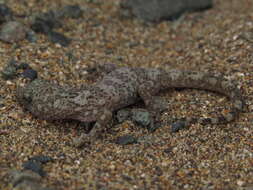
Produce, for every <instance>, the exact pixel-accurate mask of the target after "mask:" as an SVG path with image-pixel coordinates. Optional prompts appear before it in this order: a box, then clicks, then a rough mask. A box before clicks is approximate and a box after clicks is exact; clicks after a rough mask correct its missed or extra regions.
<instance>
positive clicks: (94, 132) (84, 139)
mask: <svg viewBox="0 0 253 190" xmlns="http://www.w3.org/2000/svg"><path fill="white" fill-rule="evenodd" d="M111 121H112V112H111V111H109V110H108V109H103V110H102V111H100V112H99V113H98V114H97V121H96V123H95V124H94V126H93V128H92V129H91V130H90V132H89V133H88V134H85V133H82V134H81V136H80V137H79V138H77V139H75V140H74V146H75V147H81V146H83V145H84V144H87V143H91V142H92V141H94V140H96V139H97V138H98V137H99V135H100V134H102V132H103V130H104V129H105V128H106V127H108V125H109V124H110V123H111Z"/></svg>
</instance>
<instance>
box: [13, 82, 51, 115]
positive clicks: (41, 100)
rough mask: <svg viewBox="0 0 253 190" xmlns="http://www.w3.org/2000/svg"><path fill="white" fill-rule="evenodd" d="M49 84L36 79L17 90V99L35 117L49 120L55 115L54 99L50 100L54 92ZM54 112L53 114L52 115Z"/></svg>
mask: <svg viewBox="0 0 253 190" xmlns="http://www.w3.org/2000/svg"><path fill="white" fill-rule="evenodd" d="M52 89H53V88H52V87H51V85H50V84H49V82H47V81H44V80H42V79H36V80H33V81H32V82H30V83H29V84H27V85H26V86H24V87H21V86H20V87H18V88H17V90H16V98H17V100H18V102H19V103H20V104H21V105H22V106H23V107H24V108H25V109H26V110H28V111H29V112H31V113H32V114H33V115H35V116H37V117H39V118H43V119H49V118H48V117H51V118H53V117H52V115H54V114H52V113H54V111H55V110H54V109H53V106H52V105H53V104H52V102H53V100H54V99H53V98H51V99H50V98H49V97H50V96H52V95H51V92H52ZM50 112H52V113H50Z"/></svg>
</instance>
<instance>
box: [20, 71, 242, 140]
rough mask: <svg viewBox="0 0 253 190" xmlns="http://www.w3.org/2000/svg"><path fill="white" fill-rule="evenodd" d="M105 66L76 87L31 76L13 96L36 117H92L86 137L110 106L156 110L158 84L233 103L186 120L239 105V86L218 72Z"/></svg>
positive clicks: (220, 119)
mask: <svg viewBox="0 0 253 190" xmlns="http://www.w3.org/2000/svg"><path fill="white" fill-rule="evenodd" d="M108 68H110V70H108ZM105 71H106V72H105V73H106V74H105V75H104V77H103V78H102V80H100V81H98V82H96V83H95V84H93V85H90V86H87V87H84V88H82V89H68V88H64V87H60V86H57V85H54V84H51V83H49V82H48V81H45V80H42V79H36V80H34V81H32V82H31V83H29V84H28V85H27V86H25V87H24V88H22V87H20V88H18V89H17V99H18V101H19V102H20V103H21V104H22V105H23V106H24V107H25V108H26V109H27V110H29V111H30V112H31V113H32V114H33V115H35V116H37V117H38V118H42V119H46V120H61V119H74V120H79V121H82V122H93V121H95V122H96V123H95V126H94V128H93V129H92V130H91V132H90V135H89V136H96V134H97V132H98V131H99V130H100V129H101V128H102V127H104V126H106V125H107V124H108V123H109V122H110V121H111V118H112V112H113V111H116V110H118V109H120V108H123V107H126V106H129V105H131V104H134V103H135V102H137V101H138V100H140V99H142V100H143V101H144V103H145V105H146V106H147V108H148V109H150V110H152V111H154V112H153V113H158V112H160V111H161V110H163V109H164V106H166V102H162V101H160V100H161V99H159V98H158V97H155V96H156V95H157V94H158V93H159V91H160V90H163V89H169V88H195V89H203V90H209V91H213V92H218V93H221V94H224V95H225V96H227V97H229V98H230V99H231V101H232V103H233V108H232V110H231V112H229V113H227V114H226V115H222V116H219V117H217V118H198V119H193V118H188V119H187V121H188V122H190V123H193V122H200V123H204V122H205V123H211V124H219V123H226V122H231V121H232V120H234V119H235V117H236V116H237V115H238V113H239V112H240V111H241V110H242V109H243V99H242V96H241V93H240V90H239V89H238V88H237V87H236V85H234V84H233V83H232V82H231V81H229V80H227V79H225V78H224V77H222V75H211V74H208V73H201V72H192V71H181V70H170V71H165V70H162V69H155V68H129V67H120V68H117V67H115V66H113V67H108V66H107V67H106V68H105Z"/></svg>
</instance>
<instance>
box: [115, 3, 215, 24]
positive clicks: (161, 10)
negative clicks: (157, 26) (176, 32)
mask: <svg viewBox="0 0 253 190" xmlns="http://www.w3.org/2000/svg"><path fill="white" fill-rule="evenodd" d="M120 7H121V8H122V13H123V16H125V17H131V16H132V15H134V16H136V17H137V18H139V19H142V20H143V21H145V22H157V21H161V20H167V19H175V18H178V17H179V16H180V15H182V14H183V13H184V12H186V11H196V10H202V9H206V8H210V7H212V0H187V1H185V0H177V1H175V0H122V1H121V4H120Z"/></svg>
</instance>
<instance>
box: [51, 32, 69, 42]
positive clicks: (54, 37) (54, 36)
mask: <svg viewBox="0 0 253 190" xmlns="http://www.w3.org/2000/svg"><path fill="white" fill-rule="evenodd" d="M48 39H49V40H50V41H51V42H53V43H58V44H60V45H62V46H68V45H69V44H70V42H71V40H70V39H69V38H67V37H66V36H64V35H63V34H61V33H58V32H53V31H50V32H49V33H48Z"/></svg>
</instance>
